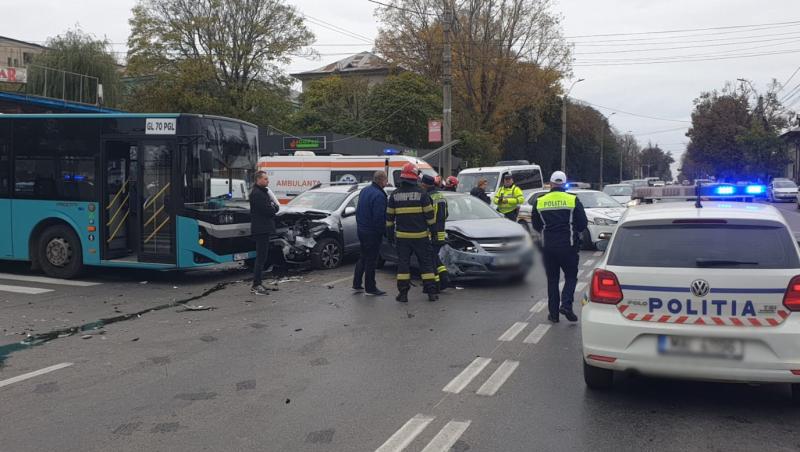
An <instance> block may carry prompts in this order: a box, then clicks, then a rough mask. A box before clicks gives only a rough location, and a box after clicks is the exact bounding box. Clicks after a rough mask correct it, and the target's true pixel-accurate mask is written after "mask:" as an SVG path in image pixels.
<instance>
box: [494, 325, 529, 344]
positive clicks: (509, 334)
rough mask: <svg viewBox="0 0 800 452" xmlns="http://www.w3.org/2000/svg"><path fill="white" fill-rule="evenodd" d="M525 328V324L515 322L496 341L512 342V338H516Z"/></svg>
mask: <svg viewBox="0 0 800 452" xmlns="http://www.w3.org/2000/svg"><path fill="white" fill-rule="evenodd" d="M526 326H528V323H527V322H517V323H515V324H513V325H511V327H510V328H509V329H507V330H506V332H505V333H503V334H502V335H501V336H500V337H498V338H497V340H498V341H503V342H510V341H513V340H514V338H515V337H517V335H518V334H519V333H521V332H522V330H524V329H525V327H526Z"/></svg>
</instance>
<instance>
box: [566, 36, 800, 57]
mask: <svg viewBox="0 0 800 452" xmlns="http://www.w3.org/2000/svg"><path fill="white" fill-rule="evenodd" d="M775 41H784V42H781V43H775ZM797 41H800V35H796V36H793V37H786V38H774V39H762V40H756V41H741V42H724V43H716V44H702V45H692V46H679V47H663V48H651V49H623V50H603V51H591V52H576V53H575V55H599V54H608V53H635V52H661V51H665V50H686V49H701V48H707V47H722V46H737V45H742V44H757V43H760V42H772V43H773V44H770V45H769V47H772V46H775V45H781V44H790V43H795V42H797ZM734 50H743V49H734Z"/></svg>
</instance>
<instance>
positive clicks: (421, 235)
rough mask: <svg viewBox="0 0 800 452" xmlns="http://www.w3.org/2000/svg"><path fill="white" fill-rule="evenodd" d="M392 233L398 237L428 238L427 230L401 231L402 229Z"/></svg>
mask: <svg viewBox="0 0 800 452" xmlns="http://www.w3.org/2000/svg"><path fill="white" fill-rule="evenodd" d="M394 235H395V237H397V238H398V239H425V238H428V231H422V232H402V231H397V232H395V234H394Z"/></svg>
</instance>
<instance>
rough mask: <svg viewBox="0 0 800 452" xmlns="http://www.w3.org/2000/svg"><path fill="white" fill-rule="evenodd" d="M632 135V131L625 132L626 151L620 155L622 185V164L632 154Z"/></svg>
mask: <svg viewBox="0 0 800 452" xmlns="http://www.w3.org/2000/svg"><path fill="white" fill-rule="evenodd" d="M631 133H633V131H631V130H628V131H627V132H625V149H624V151H620V153H619V181H620V183H621V182H622V163H623V162H624V160H625V159H624V157H626V156H627V154H628V152H630V149H629V146H630V139H631V137H630V136H629V135H630V134H631ZM623 152H624V153H623Z"/></svg>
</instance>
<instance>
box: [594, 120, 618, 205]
mask: <svg viewBox="0 0 800 452" xmlns="http://www.w3.org/2000/svg"><path fill="white" fill-rule="evenodd" d="M616 114H617V112H614V113H611V114H610V115H608V117H609V118H610V117H612V116H614V115H616ZM606 124H608V122H607V121H606V118H605V117H603V120H602V121H600V185H599V186H598V188H597V189H598V190H602V189H603V146H604V143H603V142H604V141H605V134H606Z"/></svg>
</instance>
